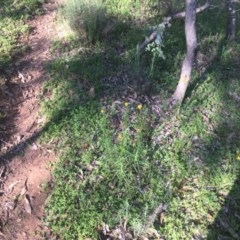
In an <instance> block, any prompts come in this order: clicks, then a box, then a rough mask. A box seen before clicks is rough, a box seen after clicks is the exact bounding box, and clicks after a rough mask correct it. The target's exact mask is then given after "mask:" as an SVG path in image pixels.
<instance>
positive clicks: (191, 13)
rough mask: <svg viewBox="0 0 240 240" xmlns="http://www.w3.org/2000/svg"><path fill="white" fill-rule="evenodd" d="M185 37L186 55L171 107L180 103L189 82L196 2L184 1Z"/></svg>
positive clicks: (194, 36) (193, 58) (195, 38)
mask: <svg viewBox="0 0 240 240" xmlns="http://www.w3.org/2000/svg"><path fill="white" fill-rule="evenodd" d="M185 35H186V43H187V54H186V56H185V58H184V61H183V64H182V70H181V76H180V80H179V82H178V85H177V88H176V90H175V92H174V94H173V96H172V99H171V103H172V104H173V105H175V104H181V103H182V101H183V98H184V96H185V93H186V90H187V87H188V85H189V82H190V80H191V73H192V69H193V63H194V60H195V54H196V48H197V34H196V0H186V15H185Z"/></svg>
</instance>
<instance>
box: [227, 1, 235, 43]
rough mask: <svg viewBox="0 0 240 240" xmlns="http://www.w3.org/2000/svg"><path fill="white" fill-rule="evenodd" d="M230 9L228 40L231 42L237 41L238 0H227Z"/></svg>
mask: <svg viewBox="0 0 240 240" xmlns="http://www.w3.org/2000/svg"><path fill="white" fill-rule="evenodd" d="M227 8H228V26H227V38H228V39H229V40H230V41H234V40H235V39H236V0H227Z"/></svg>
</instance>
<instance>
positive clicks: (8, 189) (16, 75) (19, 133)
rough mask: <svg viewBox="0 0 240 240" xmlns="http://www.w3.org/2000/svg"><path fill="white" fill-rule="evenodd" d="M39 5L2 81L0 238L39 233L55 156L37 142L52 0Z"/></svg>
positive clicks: (51, 29)
mask: <svg viewBox="0 0 240 240" xmlns="http://www.w3.org/2000/svg"><path fill="white" fill-rule="evenodd" d="M42 8H43V14H42V15H40V16H36V17H34V18H33V19H31V20H28V21H27V24H28V25H29V26H30V28H31V30H30V34H29V37H28V41H27V44H28V46H29V51H27V53H25V54H24V55H23V56H22V57H20V58H18V59H17V60H16V61H15V62H13V64H12V65H11V67H10V68H9V69H8V74H7V76H8V79H7V83H6V86H5V87H4V89H2V90H1V93H0V105H1V111H3V112H4V114H5V116H4V120H3V121H2V122H1V132H0V134H1V145H0V147H1V149H0V150H1V151H0V152H1V155H0V159H1V164H0V209H1V210H0V239H8V240H10V239H19V240H20V239H21V240H25V239H38V236H39V239H40V238H41V237H42V236H40V235H41V232H42V229H43V226H42V224H41V218H42V217H43V205H44V202H45V200H46V198H47V196H48V194H47V192H46V191H44V186H45V185H46V184H47V183H48V182H49V181H50V180H51V171H52V168H51V163H52V162H54V161H55V155H54V153H53V152H52V151H50V150H48V149H46V148H43V147H42V146H41V144H40V143H39V142H38V137H39V135H40V133H41V127H40V125H41V122H42V121H44V119H43V117H42V116H41V115H40V114H39V107H40V106H39V96H40V92H41V87H42V84H43V83H44V82H45V81H47V79H48V76H47V74H46V72H45V71H44V64H45V63H46V62H48V61H49V60H50V59H51V53H50V44H51V39H52V38H53V37H54V36H55V24H54V23H55V19H56V11H55V10H56V8H57V1H49V2H48V3H45V4H43V6H42ZM44 230H45V232H47V231H46V230H47V229H46V228H45V229H44ZM45 234H46V233H45ZM33 236H34V237H33ZM41 239H42V238H41Z"/></svg>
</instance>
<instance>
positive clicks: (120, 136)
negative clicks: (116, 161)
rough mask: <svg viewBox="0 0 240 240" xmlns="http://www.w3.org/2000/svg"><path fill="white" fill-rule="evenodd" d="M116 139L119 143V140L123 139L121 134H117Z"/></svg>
mask: <svg viewBox="0 0 240 240" xmlns="http://www.w3.org/2000/svg"><path fill="white" fill-rule="evenodd" d="M117 139H118V141H121V140H122V139H123V135H122V133H119V134H118V137H117Z"/></svg>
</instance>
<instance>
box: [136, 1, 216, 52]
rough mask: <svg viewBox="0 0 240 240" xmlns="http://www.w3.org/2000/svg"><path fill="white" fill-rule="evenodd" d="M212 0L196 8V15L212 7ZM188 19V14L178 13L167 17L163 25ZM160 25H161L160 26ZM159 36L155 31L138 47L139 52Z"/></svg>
mask: <svg viewBox="0 0 240 240" xmlns="http://www.w3.org/2000/svg"><path fill="white" fill-rule="evenodd" d="M211 1H212V0H206V2H205V4H203V5H202V6H200V7H198V8H196V10H195V11H196V13H200V12H203V11H205V10H206V9H208V8H209V7H210V3H211ZM185 17H186V12H178V13H175V14H172V15H171V16H168V17H165V18H164V21H163V23H165V24H169V23H170V22H171V20H173V19H178V18H185ZM159 25H160V24H159ZM156 36H157V30H156V29H155V30H154V31H153V32H152V33H151V34H150V35H149V36H148V37H146V39H145V41H144V42H142V43H141V44H140V45H139V47H138V51H141V50H142V49H144V48H145V47H146V46H147V45H148V44H149V43H151V42H152V41H153V40H155V38H156Z"/></svg>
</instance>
